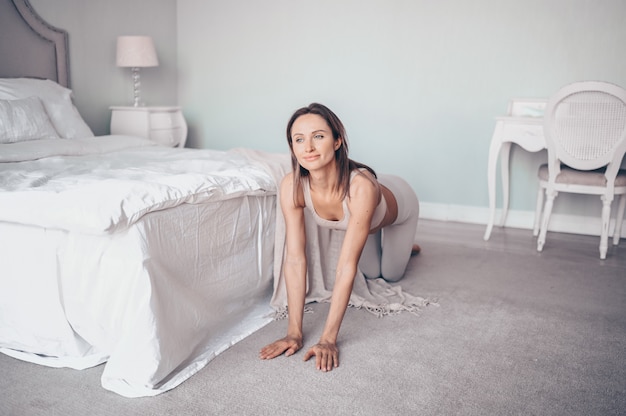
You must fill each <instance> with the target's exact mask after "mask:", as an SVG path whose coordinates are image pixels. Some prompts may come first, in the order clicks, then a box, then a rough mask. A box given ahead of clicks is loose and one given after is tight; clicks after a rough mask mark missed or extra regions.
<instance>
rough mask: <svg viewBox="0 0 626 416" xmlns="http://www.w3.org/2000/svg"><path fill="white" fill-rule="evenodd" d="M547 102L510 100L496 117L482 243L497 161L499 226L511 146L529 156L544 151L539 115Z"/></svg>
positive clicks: (493, 213) (492, 212)
mask: <svg viewBox="0 0 626 416" xmlns="http://www.w3.org/2000/svg"><path fill="white" fill-rule="evenodd" d="M546 102H547V100H544V99H514V100H511V102H510V103H509V108H508V111H507V115H506V116H505V117H496V127H495V130H494V132H493V136H492V138H491V145H490V146H489V163H488V167H487V186H488V191H489V222H488V223H487V230H486V231H485V235H484V237H483V238H484V239H485V241H486V240H489V237H490V236H491V231H492V229H493V225H494V222H495V219H496V173H497V167H498V157H499V158H500V171H501V175H502V216H501V218H500V223H499V225H500V226H501V227H502V226H504V224H505V221H506V215H507V212H508V210H509V157H510V153H511V144H513V143H515V144H517V145H519V146H521V147H522V148H523V149H524V150H526V151H529V152H538V151H540V150H542V149H545V148H546V141H545V139H544V137H543V112H544V110H545V107H546Z"/></svg>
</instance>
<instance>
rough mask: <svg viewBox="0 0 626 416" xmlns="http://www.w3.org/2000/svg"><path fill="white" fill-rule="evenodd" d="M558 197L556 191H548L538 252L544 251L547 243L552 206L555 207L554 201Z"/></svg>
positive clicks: (538, 240) (538, 239)
mask: <svg viewBox="0 0 626 416" xmlns="http://www.w3.org/2000/svg"><path fill="white" fill-rule="evenodd" d="M556 196H557V192H556V191H549V190H547V189H546V204H545V206H544V208H543V218H542V221H541V229H540V230H539V238H537V251H542V250H543V245H544V244H545V242H546V234H547V233H548V224H549V223H550V214H552V206H553V205H554V199H555V198H556Z"/></svg>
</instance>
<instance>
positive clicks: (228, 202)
mask: <svg viewBox="0 0 626 416" xmlns="http://www.w3.org/2000/svg"><path fill="white" fill-rule="evenodd" d="M37 142H39V143H37V144H35V142H24V143H21V144H23V145H24V146H15V147H13V146H14V145H13V144H11V145H2V146H1V147H0V159H4V160H5V162H4V163H0V351H2V352H4V353H5V354H9V355H12V356H14V357H17V358H20V359H24V360H28V361H32V362H36V363H40V364H45V365H49V366H64V367H71V368H77V369H81V368H86V367H90V366H94V365H97V364H99V363H102V362H106V364H105V366H104V369H103V373H102V379H101V380H102V385H103V387H104V388H106V389H108V390H111V391H114V392H116V393H118V394H121V395H124V396H128V397H139V396H151V395H155V394H159V393H162V392H164V391H167V390H169V389H171V388H174V387H176V386H177V385H179V384H180V383H182V382H183V381H184V380H186V379H187V378H188V377H190V376H191V375H193V374H194V373H196V372H197V371H199V370H200V369H201V368H203V367H204V366H205V365H206V364H207V363H208V362H209V361H210V360H211V359H213V358H214V357H215V356H216V355H218V354H219V353H220V352H222V351H224V350H225V349H226V348H228V347H229V346H231V345H233V344H234V343H236V342H238V341H239V340H241V339H243V338H244V337H246V336H247V335H249V334H250V333H252V332H254V331H256V330H258V329H259V328H260V327H262V326H263V325H265V324H267V323H268V322H270V321H271V317H270V316H269V315H270V312H271V308H270V306H269V299H270V296H271V290H272V266H273V260H274V257H273V249H274V229H275V221H276V212H277V211H276V198H275V194H276V183H275V181H274V179H272V176H271V175H270V174H269V173H268V172H267V171H266V170H267V169H264V168H263V167H262V166H267V160H268V159H267V158H264V157H263V154H261V153H259V152H254V151H243V150H239V151H237V150H233V151H228V152H221V151H214V150H194V149H171V148H162V147H157V146H153V145H151V143H150V142H147V141H145V140H141V139H138V138H132V137H125V136H104V137H97V138H90V139H83V140H72V141H69V140H59V139H57V140H53V141H37ZM18 144H20V143H18ZM19 159H23V160H24V161H22V162H17V161H16V160H19ZM8 160H12V161H11V162H8ZM286 160H288V159H286Z"/></svg>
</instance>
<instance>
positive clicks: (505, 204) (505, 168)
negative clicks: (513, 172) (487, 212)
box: [500, 142, 511, 227]
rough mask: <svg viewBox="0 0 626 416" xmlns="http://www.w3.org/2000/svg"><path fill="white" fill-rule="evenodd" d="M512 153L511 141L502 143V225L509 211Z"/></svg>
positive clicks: (501, 225)
mask: <svg viewBox="0 0 626 416" xmlns="http://www.w3.org/2000/svg"><path fill="white" fill-rule="evenodd" d="M510 155H511V142H504V143H502V148H501V149H500V173H501V176H502V214H501V216H500V227H504V224H505V223H506V215H507V214H508V213H509V189H510V186H509V176H510V170H509V161H510V160H511V158H510Z"/></svg>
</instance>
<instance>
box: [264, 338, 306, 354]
mask: <svg viewBox="0 0 626 416" xmlns="http://www.w3.org/2000/svg"><path fill="white" fill-rule="evenodd" d="M300 348H302V338H301V337H291V336H289V335H288V336H286V337H285V338H282V339H279V340H278V341H274V342H272V343H271V344H269V345H266V346H265V347H263V348H262V349H261V352H260V353H259V358H261V359H262V360H271V359H272V358H275V357H278V356H279V355H281V354H283V353H284V354H285V357H289V356H290V355H293V354H295V353H296V351H298V350H299V349H300Z"/></svg>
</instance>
